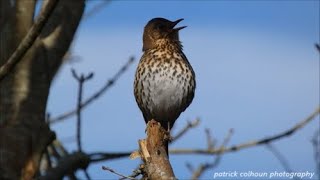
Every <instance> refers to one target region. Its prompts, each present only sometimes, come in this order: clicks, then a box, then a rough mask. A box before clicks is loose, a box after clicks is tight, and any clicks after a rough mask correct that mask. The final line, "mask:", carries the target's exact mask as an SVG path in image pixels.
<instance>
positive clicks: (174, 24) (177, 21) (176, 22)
mask: <svg viewBox="0 0 320 180" xmlns="http://www.w3.org/2000/svg"><path fill="white" fill-rule="evenodd" d="M181 21H183V19H178V20H176V21H174V22H173V23H172V29H173V30H175V31H179V30H181V29H183V28H186V27H187V26H181V27H177V28H174V27H175V26H176V25H177V24H178V23H179V22H181Z"/></svg>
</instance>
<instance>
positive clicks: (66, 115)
mask: <svg viewBox="0 0 320 180" xmlns="http://www.w3.org/2000/svg"><path fill="white" fill-rule="evenodd" d="M133 61H134V57H130V58H129V60H128V61H127V63H126V64H124V65H123V66H122V67H121V69H120V70H119V71H118V72H117V73H116V74H115V75H114V76H113V77H112V78H111V79H109V80H108V81H107V82H106V84H105V85H104V86H103V87H101V88H100V89H99V90H98V91H97V92H95V93H94V94H93V95H91V96H90V97H89V98H88V99H86V100H85V101H84V102H83V103H82V104H81V109H82V108H85V107H86V106H88V105H89V104H90V103H92V102H93V101H94V100H97V99H98V98H99V97H100V96H101V95H102V94H103V93H105V92H106V91H107V90H108V89H109V88H110V87H112V85H114V83H115V82H116V81H117V80H118V79H119V78H120V76H121V75H122V74H123V73H124V72H125V71H126V70H127V69H128V67H129V66H130V65H131V64H132V63H133ZM76 112H77V109H74V110H71V111H68V112H65V113H63V114H61V115H59V116H58V117H56V118H52V119H51V120H50V124H53V123H56V122H59V121H62V120H64V119H66V118H69V117H71V116H73V115H75V114H76Z"/></svg>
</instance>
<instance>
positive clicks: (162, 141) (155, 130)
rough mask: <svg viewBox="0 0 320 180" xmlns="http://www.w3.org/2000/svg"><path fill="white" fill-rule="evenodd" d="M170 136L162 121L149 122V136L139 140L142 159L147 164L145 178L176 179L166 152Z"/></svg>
mask: <svg viewBox="0 0 320 180" xmlns="http://www.w3.org/2000/svg"><path fill="white" fill-rule="evenodd" d="M169 136H170V135H169V134H168V132H167V131H166V130H165V129H164V128H163V127H162V126H161V125H160V123H158V122H157V121H155V120H151V121H149V122H148V124H147V138H146V139H143V140H140V141H139V146H140V155H141V159H142V160H143V162H144V164H145V166H144V174H143V179H151V180H160V179H166V180H167V179H176V178H175V176H174V173H173V170H172V167H171V164H170V161H169V157H168V155H167V153H166V149H167V146H166V145H167V143H168V140H169Z"/></svg>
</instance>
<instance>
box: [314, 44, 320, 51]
mask: <svg viewBox="0 0 320 180" xmlns="http://www.w3.org/2000/svg"><path fill="white" fill-rule="evenodd" d="M315 47H316V49H317V50H318V52H319V53H320V45H319V44H317V43H316V44H315Z"/></svg>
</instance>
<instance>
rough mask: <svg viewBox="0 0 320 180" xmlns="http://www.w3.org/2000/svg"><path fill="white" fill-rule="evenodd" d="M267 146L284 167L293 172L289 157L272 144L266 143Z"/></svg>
mask: <svg viewBox="0 0 320 180" xmlns="http://www.w3.org/2000/svg"><path fill="white" fill-rule="evenodd" d="M266 148H267V149H268V150H269V151H270V152H271V153H272V154H273V155H274V156H275V157H276V158H277V159H278V161H279V162H280V164H281V165H282V167H283V168H284V170H285V171H286V172H289V173H290V172H293V171H292V169H291V167H290V165H289V163H288V161H287V159H286V158H285V157H284V155H283V154H281V153H280V151H278V150H277V149H276V148H275V147H274V146H273V145H272V144H270V143H268V144H266Z"/></svg>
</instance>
